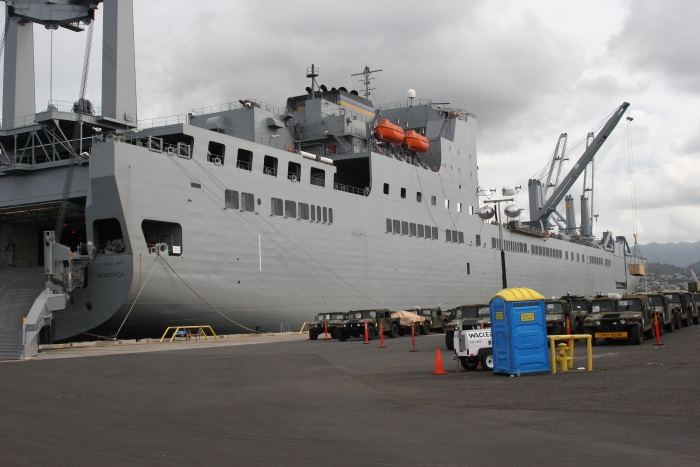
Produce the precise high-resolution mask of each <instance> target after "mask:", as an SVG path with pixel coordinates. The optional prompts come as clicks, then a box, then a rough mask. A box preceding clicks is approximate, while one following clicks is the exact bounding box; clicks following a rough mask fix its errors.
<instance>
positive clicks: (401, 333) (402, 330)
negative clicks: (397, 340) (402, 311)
mask: <svg viewBox="0 0 700 467" xmlns="http://www.w3.org/2000/svg"><path fill="white" fill-rule="evenodd" d="M405 335H406V331H404V329H403V326H401V327H399V336H401V337H403V336H405Z"/></svg>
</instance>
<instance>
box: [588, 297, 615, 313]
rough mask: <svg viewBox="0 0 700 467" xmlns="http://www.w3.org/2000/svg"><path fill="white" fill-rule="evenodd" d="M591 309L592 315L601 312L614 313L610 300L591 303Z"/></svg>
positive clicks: (613, 306)
mask: <svg viewBox="0 0 700 467" xmlns="http://www.w3.org/2000/svg"><path fill="white" fill-rule="evenodd" d="M592 309H593V313H599V312H601V311H615V302H613V301H612V300H604V301H600V302H593V307H592Z"/></svg>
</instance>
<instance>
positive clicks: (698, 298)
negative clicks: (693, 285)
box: [693, 293, 700, 324]
mask: <svg viewBox="0 0 700 467" xmlns="http://www.w3.org/2000/svg"><path fill="white" fill-rule="evenodd" d="M693 302H695V309H696V310H697V311H698V316H700V293H694V294H693ZM695 324H700V317H699V318H698V321H695Z"/></svg>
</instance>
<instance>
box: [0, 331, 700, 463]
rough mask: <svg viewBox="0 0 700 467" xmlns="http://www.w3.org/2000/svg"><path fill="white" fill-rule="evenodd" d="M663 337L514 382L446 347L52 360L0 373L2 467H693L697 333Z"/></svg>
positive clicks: (60, 356)
mask: <svg viewBox="0 0 700 467" xmlns="http://www.w3.org/2000/svg"><path fill="white" fill-rule="evenodd" d="M663 341H664V343H665V344H666V346H665V347H664V348H658V349H657V348H655V347H654V346H653V341H651V340H645V341H644V343H643V345H641V346H634V345H631V344H630V343H628V342H612V343H607V342H606V343H602V342H603V341H601V344H600V345H598V346H596V347H595V348H594V365H595V371H594V372H592V373H589V372H586V371H572V372H568V373H561V372H559V373H557V374H556V375H541V376H528V377H521V378H510V377H504V376H497V375H493V374H490V373H486V372H484V371H481V370H476V371H473V372H459V373H458V372H457V364H456V361H453V360H452V355H451V352H449V351H447V350H445V346H444V336H443V335H440V334H435V335H429V336H420V337H418V338H417V339H416V342H417V345H418V349H419V350H420V351H419V352H416V353H411V352H409V350H410V348H411V340H410V338H398V339H386V346H387V347H386V348H385V349H380V348H378V347H379V341H378V340H375V341H372V342H371V343H370V344H369V345H363V344H362V342H361V341H360V340H355V339H351V340H349V341H347V342H338V341H337V340H330V341H327V342H326V341H323V340H322V338H320V339H319V340H317V341H308V340H305V336H298V335H293V334H287V335H281V336H280V335H278V336H261V337H255V338H238V339H234V338H231V339H222V340H220V341H204V342H202V341H199V342H192V341H190V342H180V343H172V344H145V345H131V346H126V345H125V346H112V347H100V348H82V349H58V350H49V351H47V352H46V353H45V355H43V356H41V357H39V358H36V359H34V360H32V361H23V362H6V363H0V394H2V397H1V398H0V413H1V414H2V415H1V416H0V452H1V453H2V455H1V456H0V465H13V466H14V465H52V466H63V465H65V466H76V465H94V464H96V463H100V464H102V465H113V466H119V465H183V464H187V463H191V464H195V465H214V466H216V465H222V466H224V465H226V466H230V465H241V466H243V465H245V466H267V465H285V466H307V465H314V464H315V465H323V464H326V465H341V466H345V465H347V466H351V465H357V466H392V465H396V466H399V465H400V466H494V465H518V466H530V465H532V466H538V467H540V466H550V465H551V466H561V465H596V466H607V465H610V466H620V465H640V466H641V465H654V466H657V467H658V466H675V467H678V466H686V465H687V466H691V465H692V466H696V465H700V444H699V443H697V439H698V437H699V436H700V402H699V396H698V391H697V384H698V382H699V381H700V353H699V352H698V350H700V349H699V348H700V345H699V344H700V326H693V327H691V328H683V329H682V330H680V331H676V332H674V333H671V334H664V336H663ZM437 348H440V349H441V351H442V357H443V361H444V364H445V369H446V370H447V371H448V373H449V374H447V375H443V376H435V375H432V374H430V373H431V371H432V369H433V363H434V359H435V350H436V349H437ZM73 357H81V358H73ZM576 357H577V358H576V360H575V362H574V367H575V368H576V367H583V366H585V352H584V350H583V348H581V349H578V350H577V355H576Z"/></svg>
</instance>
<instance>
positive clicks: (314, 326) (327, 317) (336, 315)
mask: <svg viewBox="0 0 700 467" xmlns="http://www.w3.org/2000/svg"><path fill="white" fill-rule="evenodd" d="M346 317H347V316H346V314H345V313H341V312H332V313H319V314H317V315H316V320H315V321H314V322H312V323H311V324H310V325H309V337H310V338H311V339H312V340H316V339H317V338H318V336H320V335H321V334H324V333H325V332H326V327H325V326H324V323H327V324H326V326H327V327H328V334H329V335H330V336H331V337H333V338H335V331H336V328H337V327H338V324H340V323H341V322H342V321H343V320H345V319H346Z"/></svg>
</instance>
